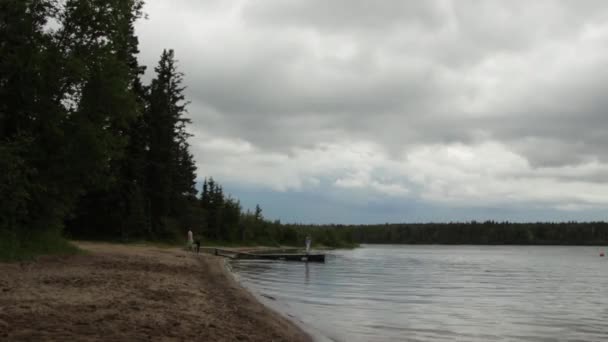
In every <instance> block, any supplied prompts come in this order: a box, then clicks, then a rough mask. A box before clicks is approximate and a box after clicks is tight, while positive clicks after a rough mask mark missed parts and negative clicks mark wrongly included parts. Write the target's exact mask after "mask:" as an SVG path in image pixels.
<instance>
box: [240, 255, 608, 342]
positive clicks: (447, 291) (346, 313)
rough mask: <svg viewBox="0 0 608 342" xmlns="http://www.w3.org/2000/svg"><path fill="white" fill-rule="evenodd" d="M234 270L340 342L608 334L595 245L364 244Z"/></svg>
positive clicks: (606, 294)
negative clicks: (322, 256)
mask: <svg viewBox="0 0 608 342" xmlns="http://www.w3.org/2000/svg"><path fill="white" fill-rule="evenodd" d="M232 267H233V270H234V271H235V272H237V274H238V275H239V276H240V279H241V280H242V282H243V283H244V284H245V285H246V286H248V287H249V288H251V289H252V290H254V291H255V292H257V293H260V294H265V295H269V296H272V297H273V298H276V303H278V305H280V307H281V308H282V309H284V310H285V311H286V312H287V313H288V314H290V315H295V316H296V317H298V318H299V319H300V320H301V321H303V322H304V323H305V324H307V325H308V326H311V327H313V328H315V329H317V330H319V331H321V332H322V333H323V335H325V336H327V337H328V338H331V339H334V340H338V341H394V340H405V341H446V340H459V341H496V340H503V341H512V340H526V341H555V340H558V341H566V340H577V341H604V340H608V323H607V322H608V258H600V257H598V249H597V248H595V247H523V246H515V247H509V246H506V247H505V246H500V247H493V246H481V247H476V246H365V247H364V248H359V249H355V250H351V251H336V252H333V253H332V254H331V255H329V256H328V258H327V262H326V263H325V264H317V263H310V264H307V263H294V262H277V261H252V260H249V261H246V260H243V261H236V262H234V263H233V264H232Z"/></svg>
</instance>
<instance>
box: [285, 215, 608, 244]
mask: <svg viewBox="0 0 608 342" xmlns="http://www.w3.org/2000/svg"><path fill="white" fill-rule="evenodd" d="M288 227H290V228H294V229H298V230H305V231H309V232H313V233H314V234H315V236H317V237H318V238H321V239H322V242H324V243H325V244H328V245H334V244H337V245H341V244H342V245H357V244H363V243H369V244H473V245H608V223H606V222H603V221H602V222H534V223H513V222H508V221H504V222H496V221H485V222H476V221H470V222H452V223H418V224H412V223H397V224H388V223H386V224H376V225H288Z"/></svg>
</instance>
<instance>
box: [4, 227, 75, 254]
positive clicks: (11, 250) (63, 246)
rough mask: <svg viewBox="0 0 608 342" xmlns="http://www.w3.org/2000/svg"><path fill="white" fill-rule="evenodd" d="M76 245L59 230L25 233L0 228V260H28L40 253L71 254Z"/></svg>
mask: <svg viewBox="0 0 608 342" xmlns="http://www.w3.org/2000/svg"><path fill="white" fill-rule="evenodd" d="M78 252H79V250H78V248H77V247H76V246H74V245H72V244H71V243H69V242H68V241H66V240H65V239H64V238H63V237H62V236H61V232H57V231H53V230H46V231H33V232H29V233H27V234H25V235H21V234H17V233H15V232H10V231H6V230H0V261H16V260H29V259H33V258H34V257H36V256H37V255H41V254H54V255H71V254H75V253H78Z"/></svg>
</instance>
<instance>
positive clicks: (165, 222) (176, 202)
mask: <svg viewBox="0 0 608 342" xmlns="http://www.w3.org/2000/svg"><path fill="white" fill-rule="evenodd" d="M154 70H155V71H156V74H157V76H156V78H155V79H154V80H152V83H151V85H150V92H149V94H148V96H147V98H148V108H147V111H146V113H145V121H146V123H147V126H148V132H149V151H148V154H147V161H148V162H147V185H148V196H149V198H150V203H151V206H150V210H151V221H152V228H153V229H152V230H153V231H154V232H155V233H156V234H168V233H170V231H171V230H174V229H176V228H178V227H170V225H171V224H170V222H172V220H171V218H172V217H173V218H175V217H176V216H179V214H180V212H181V209H182V208H183V204H184V203H185V202H184V201H183V199H189V200H193V199H194V198H195V195H196V190H195V188H194V180H195V178H196V175H195V173H194V172H195V170H196V168H195V165H194V161H193V158H192V155H191V154H190V152H189V145H188V144H187V139H188V137H189V134H188V133H187V132H186V129H185V127H186V124H187V123H189V122H190V120H189V119H187V118H185V117H184V115H185V113H186V104H187V103H186V102H185V98H184V95H183V91H184V87H183V86H182V82H183V75H182V73H180V72H178V71H177V66H176V62H175V56H174V52H173V50H164V51H163V53H162V55H161V58H160V62H159V64H158V66H157V67H156V68H155V69H154ZM192 202H193V201H192Z"/></svg>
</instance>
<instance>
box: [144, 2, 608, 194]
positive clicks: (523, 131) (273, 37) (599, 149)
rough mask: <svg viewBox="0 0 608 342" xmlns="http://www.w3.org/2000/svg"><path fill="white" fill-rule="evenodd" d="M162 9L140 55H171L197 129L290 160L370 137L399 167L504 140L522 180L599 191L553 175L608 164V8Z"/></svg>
mask: <svg viewBox="0 0 608 342" xmlns="http://www.w3.org/2000/svg"><path fill="white" fill-rule="evenodd" d="M159 1H160V0H150V1H149V3H150V4H149V5H151V6H150V11H149V14H150V19H149V21H148V23H147V24H146V23H144V24H142V25H141V33H140V34H141V35H142V51H143V52H142V54H143V60H144V61H146V63H147V64H148V65H150V66H152V65H154V63H155V61H156V59H157V57H158V55H159V53H160V51H161V49H162V48H164V47H171V48H175V49H176V53H177V57H178V59H179V60H180V68H181V70H182V71H184V72H185V74H186V83H187V85H188V89H187V95H188V97H189V99H190V100H192V104H191V106H190V107H189V112H190V114H191V116H192V118H193V120H194V124H195V125H196V127H195V130H197V131H199V132H201V134H205V135H207V136H216V137H225V138H232V139H241V140H244V141H247V142H249V143H251V144H252V145H253V146H255V147H256V148H257V149H258V150H259V151H262V152H264V153H270V152H275V151H279V152H280V153H284V155H286V156H290V153H294V152H293V151H294V149H297V148H304V149H306V148H309V149H312V148H314V147H315V146H316V144H318V143H325V142H333V141H359V140H361V141H370V142H374V143H376V144H378V145H379V146H381V147H382V149H383V150H385V151H386V152H387V156H388V158H391V159H393V160H399V159H400V158H402V157H403V155H404V153H407V152H408V151H410V150H411V149H413V148H416V147H418V146H421V145H433V144H454V143H462V144H465V145H475V144H479V143H483V142H496V143H499V144H502V145H505V146H507V147H508V149H509V150H511V151H512V152H514V153H516V154H518V155H520V156H522V157H524V158H525V159H526V160H527V162H528V163H529V165H530V167H531V168H532V169H533V170H537V172H538V173H537V174H534V175H533V176H531V175H529V174H522V175H514V177H543V176H545V177H555V178H560V179H563V180H564V181H575V180H578V181H590V182H598V183H605V177H603V176H602V175H601V172H602V171H601V170H599V171H594V172H582V171H581V172H580V173H579V174H577V173H576V172H575V173H573V174H570V175H556V174H552V173H551V172H549V171H547V169H551V168H564V167H575V166H580V165H585V164H588V163H590V162H599V163H603V162H608V148H606V147H607V146H608V135H606V134H605V132H606V131H608V115H606V114H607V113H606V108H608V97H607V96H606V95H605V89H607V88H608V76H606V75H608V74H606V73H604V72H603V70H604V69H606V67H608V57H605V56H608V50H607V49H606V48H605V47H606V46H608V44H607V43H608V28H607V26H606V24H605V23H606V22H608V15H607V13H608V4H606V3H605V2H604V1H584V2H575V1H534V2H530V1H447V0H443V1H397V0H395V1H389V0H382V1H373V2H372V1H349V0H340V1H321V0H314V1H311V0H309V1H295V0H268V1H244V2H240V1H221V2H219V1H207V2H200V3H199V2H198V1H183V0H182V1H176V2H174V3H173V2H172V4H173V5H172V6H173V7H171V8H167V7H166V6H165V7H163V9H162V10H160V9H159V7H157V6H156V4H158V3H159ZM201 3H202V4H201ZM171 11H174V12H175V13H178V14H175V13H174V15H171V13H173V12H171ZM165 12H167V13H165ZM163 20H165V21H163ZM158 25H161V26H162V27H158ZM205 25H207V26H205ZM199 27H200V28H199ZM171 30H175V31H171ZM150 69H151V68H150ZM201 158H204V156H203V155H202V154H201ZM525 172H530V170H525ZM525 172H524V173H525ZM577 172H578V171H577ZM539 175H540V176H539Z"/></svg>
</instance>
